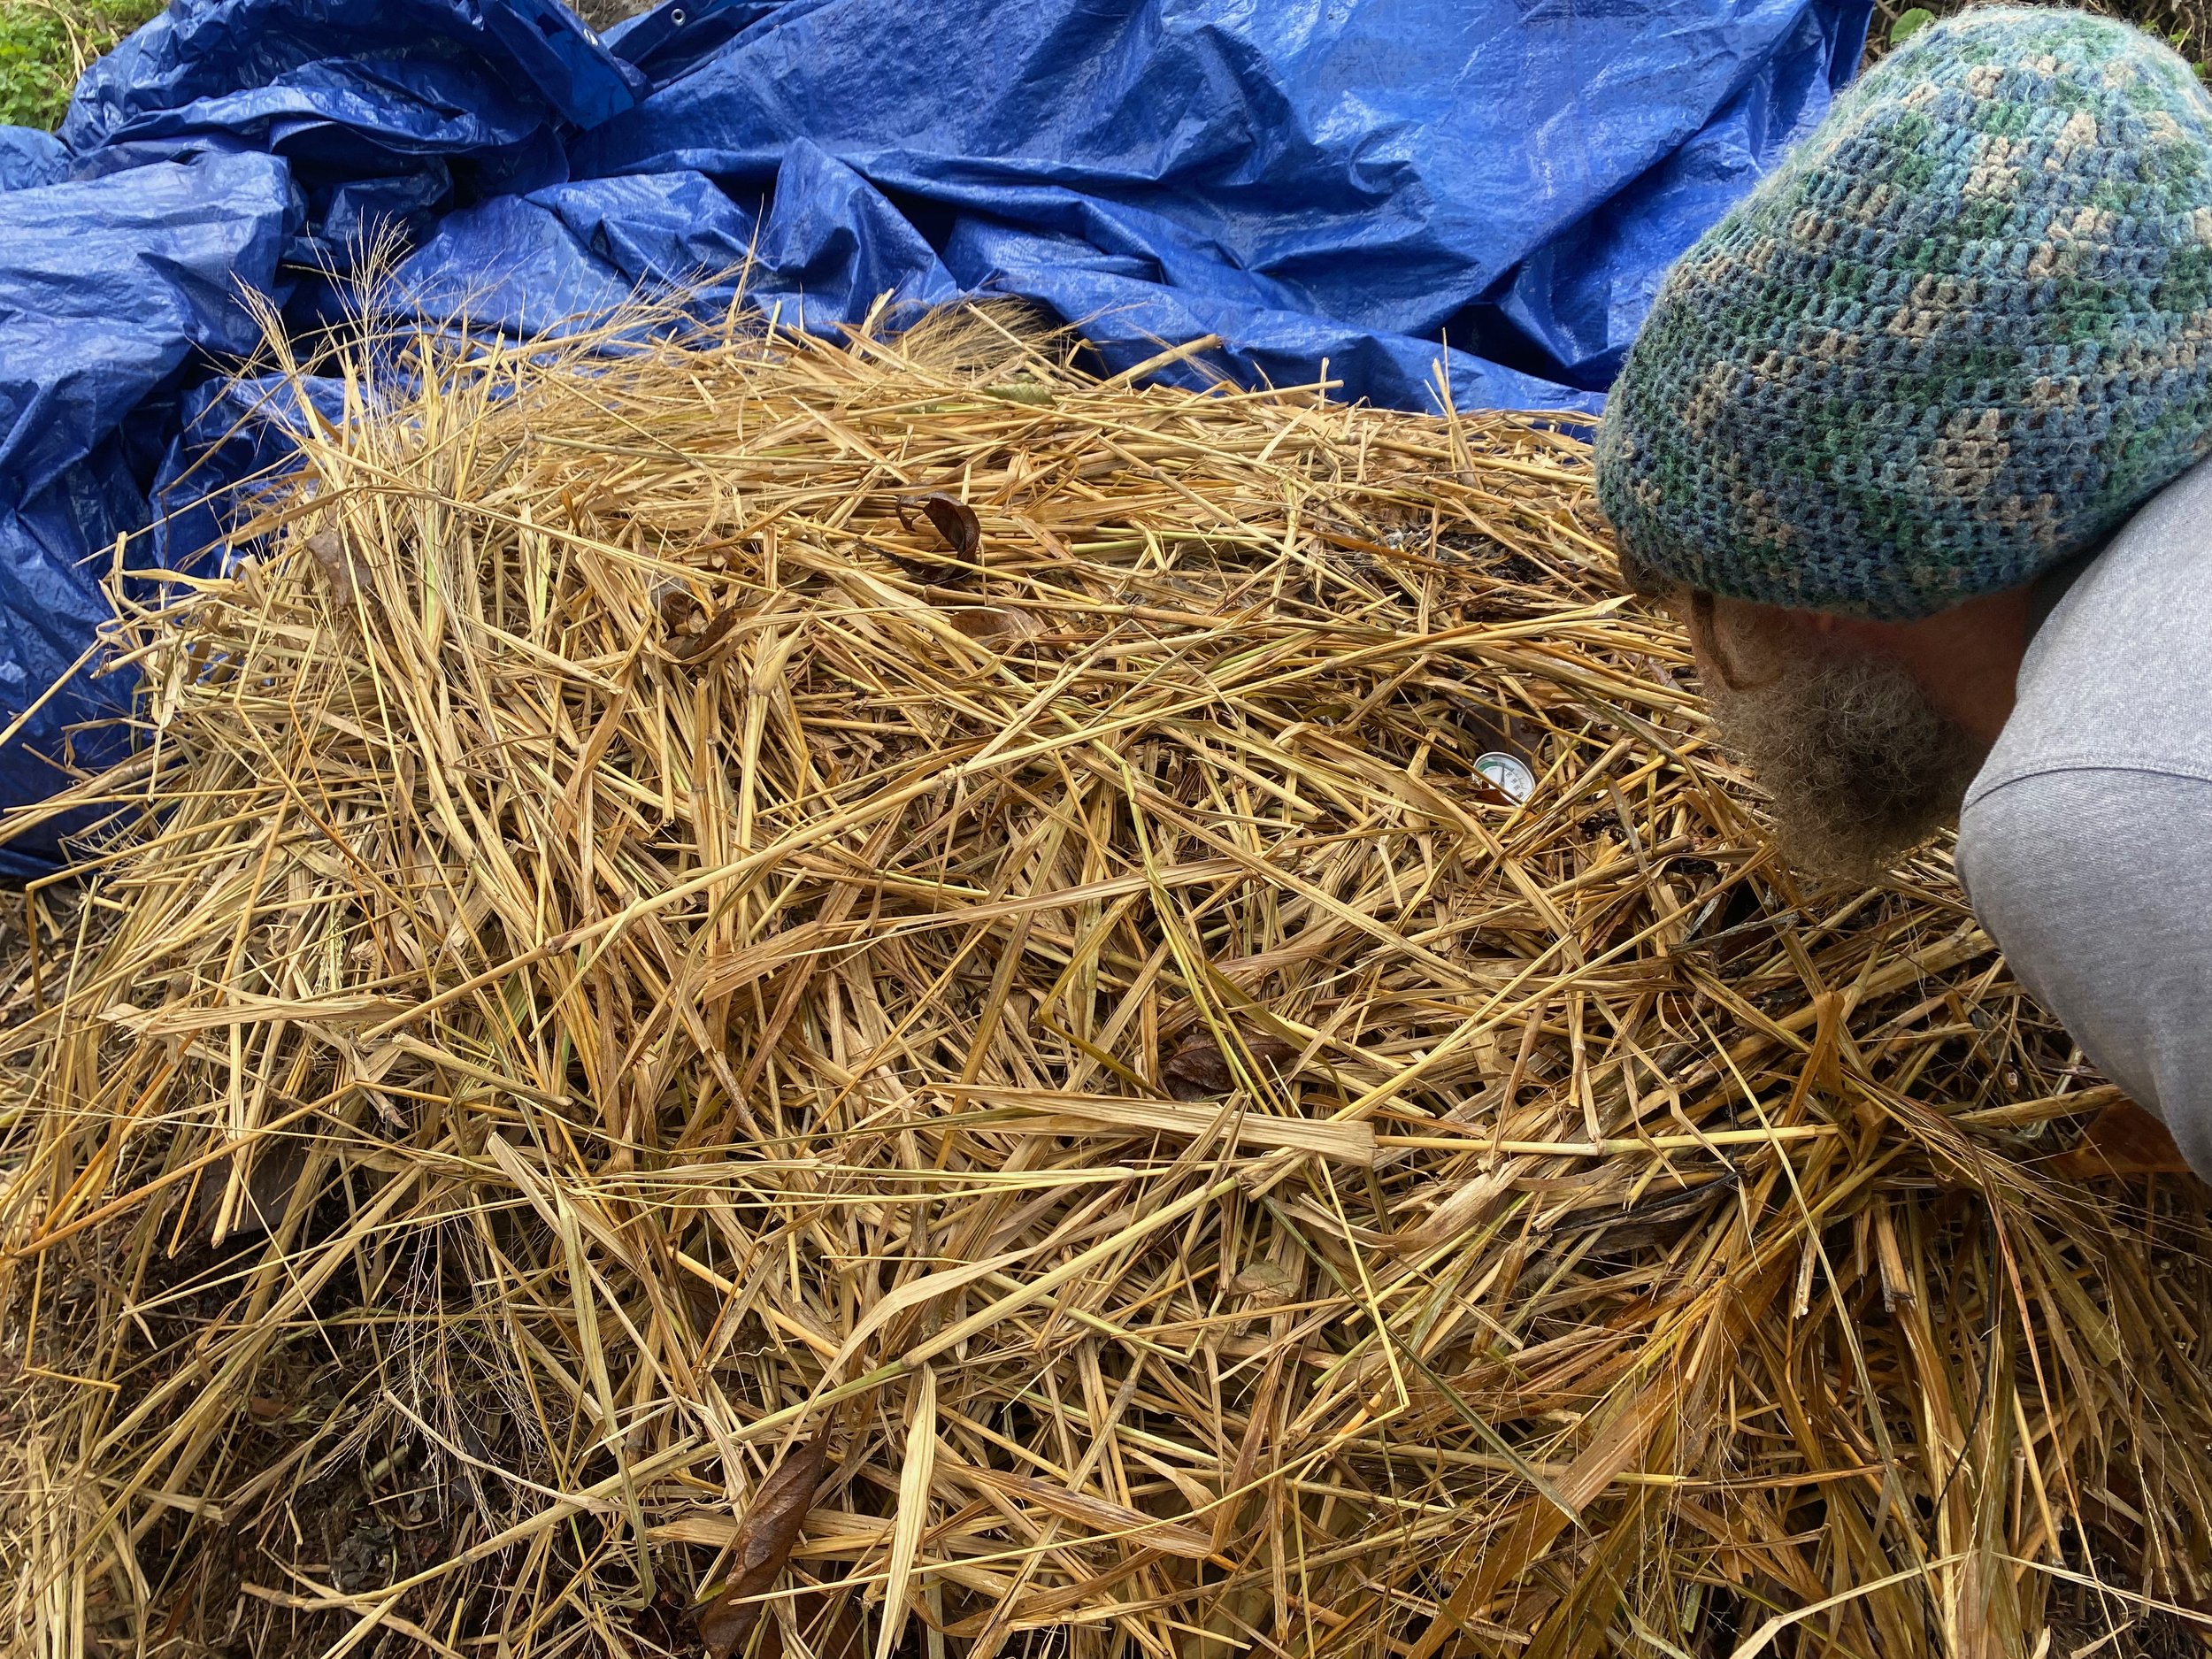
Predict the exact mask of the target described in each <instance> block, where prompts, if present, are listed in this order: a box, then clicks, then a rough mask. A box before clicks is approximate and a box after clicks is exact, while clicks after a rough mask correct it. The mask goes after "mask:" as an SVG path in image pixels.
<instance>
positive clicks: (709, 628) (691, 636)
mask: <svg viewBox="0 0 2212 1659" xmlns="http://www.w3.org/2000/svg"><path fill="white" fill-rule="evenodd" d="M746 614H747V613H746V612H745V611H741V610H740V609H739V608H738V607H737V606H735V605H733V606H731V607H730V608H729V609H728V610H727V611H723V612H722V613H721V615H719V616H718V617H716V618H714V620H712V621H711V622H709V623H706V624H705V625H704V626H702V627H700V628H699V629H698V631H697V632H696V633H686V634H674V635H672V637H671V638H670V640H669V641H668V655H669V656H670V657H672V658H673V659H674V660H675V661H677V662H679V663H695V662H697V661H699V660H700V659H701V658H703V657H705V656H706V655H707V653H708V652H710V651H711V650H713V649H714V648H715V647H716V646H718V645H719V644H721V643H722V641H724V640H726V639H727V638H728V637H729V634H730V630H731V629H732V628H733V627H735V626H737V625H738V624H739V623H740V622H741V621H743V620H744V619H745V617H746Z"/></svg>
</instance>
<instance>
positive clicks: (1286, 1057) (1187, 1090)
mask: <svg viewBox="0 0 2212 1659" xmlns="http://www.w3.org/2000/svg"><path fill="white" fill-rule="evenodd" d="M1243 1042H1244V1048H1245V1049H1246V1051H1247V1052H1248V1053H1249V1054H1250V1055H1251V1056H1252V1058H1253V1059H1255V1060H1256V1061H1258V1062H1259V1063H1260V1064H1262V1065H1263V1066H1266V1067H1267V1068H1268V1069H1269V1070H1270V1071H1281V1070H1282V1069H1283V1068H1284V1067H1286V1066H1287V1065H1288V1064H1290V1063H1291V1062H1292V1061H1293V1060H1295V1059H1296V1058H1297V1057H1298V1050H1297V1049H1296V1048H1294V1047H1293V1046H1292V1045H1290V1044H1289V1043H1286V1042H1285V1041H1283V1040H1282V1039H1281V1038H1279V1037H1246V1038H1245V1039H1244V1040H1243ZM1160 1081H1161V1082H1162V1083H1163V1084H1164V1085H1165V1086H1166V1087H1167V1092H1168V1093H1169V1094H1171V1095H1173V1096H1174V1097H1175V1098H1176V1099H1177V1100H1205V1099H1207V1098H1209V1097H1210V1096H1211V1095H1216V1094H1227V1093H1228V1092H1229V1091H1230V1090H1231V1089H1233V1088H1234V1087H1236V1086H1237V1079H1236V1073H1235V1072H1234V1071H1232V1070H1231V1069H1230V1065H1229V1056H1227V1055H1225V1054H1224V1053H1222V1051H1221V1046H1220V1044H1218V1043H1217V1042H1216V1041H1214V1040H1213V1037H1212V1036H1211V1034H1210V1033H1204V1032H1201V1033H1199V1034H1198V1035H1196V1036H1194V1037H1192V1038H1190V1039H1189V1040H1188V1041H1186V1042H1185V1043H1184V1044H1183V1045H1182V1047H1180V1048H1178V1049H1176V1050H1175V1052H1174V1053H1173V1054H1171V1055H1170V1056H1168V1057H1167V1064H1165V1065H1164V1066H1162V1067H1161V1068H1160Z"/></svg>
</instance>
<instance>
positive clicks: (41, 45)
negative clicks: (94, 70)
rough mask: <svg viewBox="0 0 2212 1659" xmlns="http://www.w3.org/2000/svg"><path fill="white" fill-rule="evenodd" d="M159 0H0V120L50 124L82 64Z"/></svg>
mask: <svg viewBox="0 0 2212 1659" xmlns="http://www.w3.org/2000/svg"><path fill="white" fill-rule="evenodd" d="M160 10H161V0H0V124H4V125H7V126H12V127H52V126H54V125H55V124H56V123H57V122H58V121H59V120H60V119H61V118H62V112H63V111H65V110H66V109H67V108H68V107H69V92H70V88H73V87H74V86H75V85H76V84H77V77H78V76H79V75H81V74H82V73H84V67H85V65H87V64H88V63H90V62H91V61H92V60H93V59H94V58H97V57H98V56H99V55H100V54H101V53H102V52H104V51H106V50H108V49H109V48H111V47H112V46H113V45H114V44H115V42H118V41H119V40H121V39H122V38H123V36H125V35H127V34H129V33H130V32H131V31H132V30H133V29H134V28H136V27H138V26H139V25H140V24H142V23H143V22H144V21H145V20H146V19H148V18H150V17H152V16H153V15H154V14H155V13H156V12H159V11H160Z"/></svg>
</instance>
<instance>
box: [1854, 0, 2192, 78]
mask: <svg viewBox="0 0 2212 1659" xmlns="http://www.w3.org/2000/svg"><path fill="white" fill-rule="evenodd" d="M2075 3H2076V4H2080V5H2081V6H2082V7H2083V9H2084V10H2086V11H2090V12H2103V13H2104V14H2105V15H2106V16H2107V17H2115V18H2124V19H2127V21H2129V22H2130V23H2132V24H2134V25H2135V27H2138V28H2139V29H2148V30H2149V31H2150V32H2151V33H2152V34H2154V35H2157V36H2159V38H2161V39H2162V40H2165V41H2169V42H2171V43H2172V45H2173V48H2174V50H2176V51H2177V52H2179V53H2180V54H2181V55H2182V56H2183V57H2184V58H2187V59H2188V60H2189V61H2190V62H2191V63H2193V64H2194V65H2196V68H2197V73H2198V74H2200V75H2201V76H2204V77H2205V78H2207V79H2208V80H2212V61H2208V59H2212V0H2075ZM1964 10H1966V4H1965V0H1874V24H1873V27H1871V28H1870V29H1869V30H1868V31H1867V43H1866V58H1867V61H1868V62H1869V63H1872V62H1873V61H1874V60H1875V59H1876V58H1879V57H1880V56H1881V55H1882V54H1883V53H1884V52H1886V51H1887V50H1889V49H1890V48H1891V47H1892V46H1895V45H1898V44H1900V43H1901V42H1904V41H1906V40H1908V39H1909V38H1910V37H1911V36H1912V35H1914V34H1915V33H1916V32H1917V31H1918V30H1919V29H1921V28H1923V27H1926V26H1927V25H1928V24H1930V23H1932V22H1933V21H1935V19H1938V18H1945V17H1949V16H1950V15H1951V14H1952V13H1953V12H1963V11H1964Z"/></svg>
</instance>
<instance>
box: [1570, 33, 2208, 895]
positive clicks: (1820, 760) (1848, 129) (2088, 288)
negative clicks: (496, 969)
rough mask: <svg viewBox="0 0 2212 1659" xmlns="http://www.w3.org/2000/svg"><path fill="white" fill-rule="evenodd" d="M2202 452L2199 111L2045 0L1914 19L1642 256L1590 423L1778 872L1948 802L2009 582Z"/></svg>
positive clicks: (2014, 626) (1922, 825)
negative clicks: (1722, 210) (1716, 207)
mask: <svg viewBox="0 0 2212 1659" xmlns="http://www.w3.org/2000/svg"><path fill="white" fill-rule="evenodd" d="M2208 451H2212V99H2208V97H2207V96H2206V94H2205V92H2204V90H2203V88H2201V87H2200V85H2199V84H2198V82H2197V81H2196V78H2195V76H2194V74H2193V73H2192V72H2191V70H2190V69H2189V67H2188V65H2186V64H2185V63H2183V62H2182V60H2181V59H2180V58H2178V57H2177V56H2176V55H2175V54H2174V53H2173V52H2171V51H2170V50H2168V49H2167V48H2166V47H2164V46H2163V45H2162V44H2161V43H2159V42H2155V41H2153V40H2152V39H2150V38H2149V37H2148V36H2147V35H2141V34H2139V33H2138V32H2136V31H2135V30H2132V29H2130V28H2128V27H2125V26H2124V25H2122V24H2118V23H2115V22H2112V21H2110V20H2108V19H2101V18H2095V17H2091V16H2089V15H2087V14H2085V13H2081V12H2067V11H2061V10H2056V9H2052V8H2037V9H2034V10H1998V9H1992V10H1985V11H1976V12H1968V13H1966V14H1965V15H1963V16H1962V17H1959V18H1955V19H1950V20H1949V21H1947V22H1945V23H1942V24H1939V25H1936V26H1934V27H1931V28H1928V29H1926V30H1924V31H1923V32H1922V33H1921V34H1920V35H1916V37H1914V39H1913V40H1912V41H1911V42H1908V44H1907V45H1906V46H1905V47H1903V48H1902V49H1901V50H1899V51H1897V52H1896V53H1894V54H1893V55H1892V56H1891V57H1890V58H1888V59H1887V60H1886V61H1885V62H1884V63H1883V64H1882V65H1879V66H1878V67H1877V68H1876V69H1875V70H1874V71H1873V72H1871V73H1870V74H1869V75H1868V76H1867V77H1866V79H1865V81H1863V82H1862V83H1861V85H1860V86H1859V87H1857V88H1854V89H1853V90H1852V91H1851V92H1849V93H1847V94H1846V95H1845V96H1844V97H1843V98H1841V99H1839V102H1838V104H1837V106H1836V108H1835V109H1834V111H1832V113H1831V114H1830V116H1829V117H1828V119H1826V120H1825V121H1824V122H1823V124H1822V125H1821V127H1819V129H1818V130H1817V131H1816V132H1815V133H1814V134H1812V136H1811V137H1810V138H1809V139H1808V140H1807V141H1806V142H1804V143H1803V144H1801V146H1800V147H1799V148H1798V149H1797V150H1795V151H1794V152H1793V154H1792V155H1791V156H1790V157H1789V158H1788V159H1787V160H1786V162H1785V163H1784V165H1782V166H1781V167H1780V168H1778V169H1777V171H1776V172H1775V173H1772V174H1771V175H1770V176H1769V177H1768V178H1767V179H1766V180H1763V181H1762V183H1761V184H1760V185H1759V186H1758V188H1756V189H1755V190H1754V191H1753V193H1752V194H1751V196H1749V197H1747V199H1746V201H1745V202H1744V203H1743V204H1741V205H1740V206H1739V207H1738V208H1737V209H1736V210H1735V211H1733V212H1732V213H1731V214H1730V215H1729V216H1728V217H1727V218H1726V219H1724V220H1723V221H1722V223H1721V224H1720V225H1718V226H1717V227H1715V228H1714V230H1713V231H1712V232H1710V233H1709V234H1708V235H1707V236H1706V237H1705V238H1704V239H1703V240H1702V241H1701V242H1699V243H1698V244H1697V246H1696V247H1694V248H1693V249H1692V250H1690V252H1689V253H1688V254H1687V255H1686V257H1684V258H1683V260H1682V261H1681V262H1680V264H1679V265H1677V266H1676V268H1675V269H1674V271H1673V272H1672V273H1671V274H1670V275H1669V277H1668V280H1667V281H1666V283H1665V285H1664V287H1663V288H1662V290H1661V292H1660V294H1659V296H1658V298H1657V301H1656V303H1655V305H1654V308H1653V311H1652V314H1651V317H1650V319H1649V320H1648V321H1647V323H1646V325H1645V326H1644V329H1643V331H1642V333H1641V334H1640V335H1639V337H1638V339H1637V342H1636V344H1635V346H1634V348H1633V349H1632V350H1631V352H1630V354H1629V357H1628V360H1627V363H1626V365H1624V369H1623V371H1622V374H1621V377H1620V380H1619V381H1618V383H1617V385H1616V387H1615V389H1614V393H1613V396H1612V398H1611V400H1610V402H1609V407H1608V410H1607V413H1606V419H1605V421H1604V424H1603V426H1602V427H1601V432H1600V435H1599V441H1598V490H1599V498H1600V501H1601V504H1602V505H1603V507H1604V509H1605V511H1606V513H1607V515H1608V516H1609V518H1611V519H1612V521H1613V524H1614V527H1615V529H1616V530H1617V533H1618V534H1619V538H1620V544H1621V548H1622V550H1623V554H1624V564H1625V565H1629V566H1631V567H1632V570H1633V571H1634V572H1639V573H1640V578H1641V580H1642V581H1643V583H1644V584H1645V585H1647V587H1649V588H1652V589H1654V590H1656V591H1663V592H1665V593H1666V594H1668V595H1672V596H1674V597H1677V598H1678V600H1679V601H1680V603H1681V605H1682V608H1683V609H1684V611H1686V614H1687V615H1688V617H1689V618H1690V622H1691V627H1692V633H1693V637H1694V640H1695V641H1696V643H1697V648H1698V653H1699V657H1700V661H1701V665H1702V667H1703V669H1704V672H1705V678H1706V681H1707V687H1708V689H1709V693H1710V694H1711V696H1712V701H1713V706H1714V710H1715V713H1716V716H1717V718H1718V720H1719V722H1720V726H1721V728H1722V734H1723V736H1724V738H1725V739H1727V740H1728V741H1731V742H1732V743H1733V744H1734V745H1735V746H1736V747H1737V748H1738V749H1740V751H1741V752H1742V753H1743V754H1744V755H1745V756H1746V757H1747V759H1749V760H1750V762H1751V763H1752V764H1753V766H1754V767H1755V770H1756V771H1757V772H1759V773H1760V774H1761V776H1762V778H1763V781H1765V782H1766V784H1767V785H1768V786H1769V787H1770V789H1772V791H1773V792H1774V793H1775V795H1776V796H1777V801H1778V810H1779V815H1780V817H1781V819H1782V822H1783V826H1784V830H1785V835H1786V840H1787V841H1789V842H1790V845H1791V849H1792V850H1793V853H1794V854H1795V855H1796V856H1798V857H1799V858H1800V859H1801V861H1803V862H1805V863H1808V864H1813V865H1816V866H1818V867H1821V868H1824V869H1828V870H1834V871H1839V872H1846V871H1848V872H1862V871H1863V870H1865V869H1867V868H1869V867H1870V866H1871V865H1873V864H1877V863H1878V862H1880V861H1882V860H1883V859H1886V857H1888V856H1891V855H1893V854H1894V853H1895V852H1897V851H1900V850H1902V849H1903V848H1904V847H1906V846H1909V845H1910V844H1912V843H1913V842H1914V841H1917V840H1918V839H1920V838H1921V837H1922V836H1923V835H1924V834H1925V833H1927V832H1928V831H1930V830H1932V829H1933V828H1934V827H1936V826H1937V825H1938V824H1939V823H1940V822H1942V821H1943V820H1944V819H1945V818H1947V817H1948V816H1950V814H1951V813H1952V812H1954V811H1955V808H1956V805H1957V802H1958V799H1959V797H1960V795H1961V794H1962V791H1963V788H1964V785H1965V782H1966V780H1967V779H1968V778H1969V777H1970V775H1971V773H1972V772H1973V770H1974V767H1975V764H1976V763H1977V762H1978V758H1979V757H1980V756H1981V755H1982V754H1983V753H1985V750H1986V749H1987V746H1988V744H1989V742H1990V741H1992V740H1993V738H1994V736H1995V733H1996V729H1997V727H1998V726H2001V724H2002V720H2003V716H2004V713H2005V711H2007V710H2008V709H2009V706H2010V695H2011V675H2012V673H2013V672H2014V671H2016V668H2017V665H2018V660H2019V652H2020V650H2021V649H2024V641H2025V634H2026V623H2025V617H2026V603H2025V597H2024V595H2025V591H2026V589H2027V588H2028V587H2029V585H2030V584H2032V582H2033V581H2034V580H2036V579H2037V578H2038V577H2039V576H2040V575H2041V574H2043V573H2044V572H2047V571H2048V570H2050V569H2051V568H2053V567H2054V566H2055V565H2060V564H2062V563H2063V562H2064V561H2066V560H2067V559H2068V558H2070V557H2073V556H2074V555H2075V554H2076V553H2078V552H2079V551H2080V550H2082V549H2085V548H2087V547H2089V546H2092V545H2093V544H2094V543H2095V542H2096V541H2099V540H2101V538H2102V537H2103V536H2105V535H2106V534H2108V533H2109V532H2110V531H2111V530H2112V529H2114V528H2115V527H2116V526H2117V525H2118V523H2119V522H2120V521H2121V520H2122V519H2124V518H2125V517H2126V516H2127V514H2128V513H2130V512H2131V511H2133V510H2134V508H2135V507H2136V506H2138V505H2139V504H2140V503H2142V502H2143V501H2144V500H2145V499H2146V498H2147V496H2148V495H2151V494H2152V493H2154V491H2155V490H2157V489H2158V488H2161V487H2162V486H2163V485H2164V484H2166V483H2167V482H2169V481H2170V480H2172V479H2173V478H2174V477H2176V476H2177V475H2178V474H2179V473H2180V472H2183V471H2184V470H2185V469H2186V468H2187V467H2188V466H2189V465H2192V464H2193V462H2195V461H2196V460H2198V459H2200V458H2201V457H2203V456H2204V455H2205V454H2207V453H2208Z"/></svg>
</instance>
